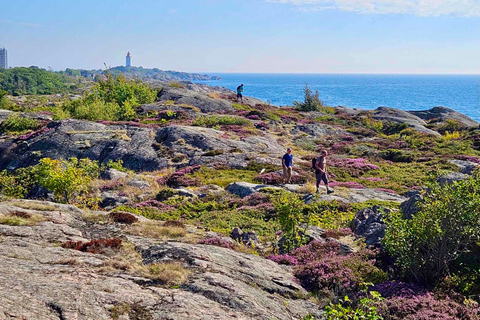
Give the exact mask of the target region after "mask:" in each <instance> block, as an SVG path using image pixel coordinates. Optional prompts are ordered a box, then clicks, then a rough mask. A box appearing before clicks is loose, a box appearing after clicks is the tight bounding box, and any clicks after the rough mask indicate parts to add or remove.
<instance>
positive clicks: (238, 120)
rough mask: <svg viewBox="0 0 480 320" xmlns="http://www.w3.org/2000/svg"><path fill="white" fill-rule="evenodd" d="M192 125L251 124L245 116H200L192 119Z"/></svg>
mask: <svg viewBox="0 0 480 320" xmlns="http://www.w3.org/2000/svg"><path fill="white" fill-rule="evenodd" d="M193 125H194V126H200V127H215V126H231V125H237V126H251V125H252V123H251V122H250V121H248V120H247V119H245V118H242V117H236V116H217V115H212V116H201V117H198V118H196V119H195V121H193Z"/></svg>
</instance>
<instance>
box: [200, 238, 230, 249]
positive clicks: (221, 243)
mask: <svg viewBox="0 0 480 320" xmlns="http://www.w3.org/2000/svg"><path fill="white" fill-rule="evenodd" d="M198 243H199V244H208V245H211V246H217V247H222V248H228V249H233V244H232V243H230V242H228V241H227V240H225V239H222V238H207V239H201V240H200V241H198Z"/></svg>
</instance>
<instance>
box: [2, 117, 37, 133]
mask: <svg viewBox="0 0 480 320" xmlns="http://www.w3.org/2000/svg"><path fill="white" fill-rule="evenodd" d="M39 127H40V122H39V121H38V120H35V119H30V118H26V117H22V116H20V115H18V114H15V113H13V114H10V115H9V116H8V118H7V119H6V120H5V121H3V122H2V123H1V124H0V133H2V132H6V133H23V132H25V131H29V130H37V129H38V128H39Z"/></svg>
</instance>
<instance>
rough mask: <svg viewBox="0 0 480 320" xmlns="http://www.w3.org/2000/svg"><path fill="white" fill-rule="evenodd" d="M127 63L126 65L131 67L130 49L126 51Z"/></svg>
mask: <svg viewBox="0 0 480 320" xmlns="http://www.w3.org/2000/svg"><path fill="white" fill-rule="evenodd" d="M126 59H127V63H126V66H127V67H131V66H132V55H131V54H130V51H128V52H127V57H126Z"/></svg>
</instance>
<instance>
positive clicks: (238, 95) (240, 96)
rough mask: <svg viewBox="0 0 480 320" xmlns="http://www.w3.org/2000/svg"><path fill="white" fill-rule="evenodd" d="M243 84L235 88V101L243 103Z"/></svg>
mask: <svg viewBox="0 0 480 320" xmlns="http://www.w3.org/2000/svg"><path fill="white" fill-rule="evenodd" d="M242 93H243V83H242V84H241V85H239V86H238V87H237V101H238V99H240V100H241V101H242V103H243V95H242Z"/></svg>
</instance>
